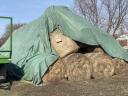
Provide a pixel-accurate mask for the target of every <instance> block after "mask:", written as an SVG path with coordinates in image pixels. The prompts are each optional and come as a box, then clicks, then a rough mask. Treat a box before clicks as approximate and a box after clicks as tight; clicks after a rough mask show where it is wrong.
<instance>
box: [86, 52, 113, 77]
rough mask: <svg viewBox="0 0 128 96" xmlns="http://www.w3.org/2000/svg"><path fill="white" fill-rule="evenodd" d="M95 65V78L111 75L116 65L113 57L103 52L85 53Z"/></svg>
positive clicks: (93, 74)
mask: <svg viewBox="0 0 128 96" xmlns="http://www.w3.org/2000/svg"><path fill="white" fill-rule="evenodd" d="M85 56H86V57H88V58H89V59H90V61H91V63H92V66H93V73H92V76H93V78H103V77H110V76H112V75H114V69H115V66H114V64H113V61H112V59H111V57H109V56H108V55H106V54H105V53H102V52H96V53H87V54H85Z"/></svg>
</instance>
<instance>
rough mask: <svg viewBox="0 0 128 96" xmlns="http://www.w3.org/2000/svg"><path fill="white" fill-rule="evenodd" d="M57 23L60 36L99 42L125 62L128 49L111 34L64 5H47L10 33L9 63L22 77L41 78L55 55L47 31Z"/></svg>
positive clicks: (91, 43)
mask: <svg viewBox="0 0 128 96" xmlns="http://www.w3.org/2000/svg"><path fill="white" fill-rule="evenodd" d="M58 26H59V28H60V30H62V31H63V32H64V35H66V36H68V37H70V38H72V39H73V40H76V41H79V42H82V43H86V44H89V45H100V46H101V47H102V48H103V49H104V50H105V51H106V52H107V53H108V54H109V55H111V56H112V57H118V58H122V59H124V60H126V61H128V52H126V51H125V50H124V49H123V48H122V47H121V45H120V44H119V43H118V42H117V41H116V40H115V39H114V38H113V37H112V36H110V35H109V34H107V33H106V32H103V31H101V30H100V29H99V28H98V27H97V26H94V25H92V24H91V23H89V22H87V21H86V20H85V19H83V18H82V17H80V16H78V15H76V14H75V13H74V12H72V11H71V10H70V9H68V8H67V7H64V6H51V7H49V8H48V9H47V10H46V11H45V13H44V14H43V15H42V16H41V17H40V18H38V19H36V20H34V21H32V22H30V23H29V24H27V25H25V26H23V27H21V28H19V29H18V30H16V31H15V32H13V37H12V38H13V39H12V44H13V45H12V47H13V48H12V63H13V64H15V65H16V66H17V67H16V68H15V69H16V71H17V73H18V72H19V73H20V70H21V73H22V74H23V76H22V79H25V80H30V81H31V80H32V81H33V83H34V84H37V85H38V84H41V83H42V81H41V77H42V76H43V75H44V73H45V72H46V70H47V69H48V67H49V66H50V65H51V64H53V63H54V62H55V61H56V60H57V58H58V55H57V53H56V52H55V50H54V49H53V48H52V46H51V43H50V39H49V32H52V31H53V30H54V29H55V28H58ZM8 43H9V42H8V41H7V42H6V43H5V44H4V45H3V46H2V47H1V49H6V48H7V47H8V45H9V44H8ZM3 55H6V54H3ZM11 69H12V68H11ZM15 69H13V70H15ZM10 72H11V71H10ZM12 74H13V73H12ZM15 75H16V74H15ZM19 75H20V74H19ZM17 76H18V75H17Z"/></svg>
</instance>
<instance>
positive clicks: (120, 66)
mask: <svg viewBox="0 0 128 96" xmlns="http://www.w3.org/2000/svg"><path fill="white" fill-rule="evenodd" d="M113 62H114V65H115V71H114V74H115V75H118V74H120V73H123V71H124V70H125V69H126V62H125V61H124V60H122V59H119V58H114V59H113Z"/></svg>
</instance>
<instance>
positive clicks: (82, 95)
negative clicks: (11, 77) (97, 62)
mask: <svg viewBox="0 0 128 96" xmlns="http://www.w3.org/2000/svg"><path fill="white" fill-rule="evenodd" d="M127 73H128V70H125V71H124V72H123V73H122V74H119V75H115V76H113V77H111V78H104V79H103V78H102V79H97V80H95V79H92V80H88V81H81V82H80V81H79V82H69V81H68V82H60V83H57V82H56V83H54V84H50V85H44V86H38V87H37V86H34V85H32V84H28V83H23V82H20V81H14V82H13V84H12V86H11V90H3V89H0V96H128V74H127Z"/></svg>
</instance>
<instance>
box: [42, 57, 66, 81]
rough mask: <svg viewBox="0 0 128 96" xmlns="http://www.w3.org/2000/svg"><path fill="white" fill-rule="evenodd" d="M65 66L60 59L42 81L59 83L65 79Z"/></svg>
mask: <svg viewBox="0 0 128 96" xmlns="http://www.w3.org/2000/svg"><path fill="white" fill-rule="evenodd" d="M64 69H65V68H64V65H63V63H62V62H61V60H60V59H58V60H57V61H56V62H55V63H54V64H53V65H52V66H50V67H49V69H48V70H47V72H46V74H45V75H44V76H43V78H42V80H43V82H44V83H50V82H53V83H54V82H59V81H61V80H63V79H64V74H65V70H64Z"/></svg>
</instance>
